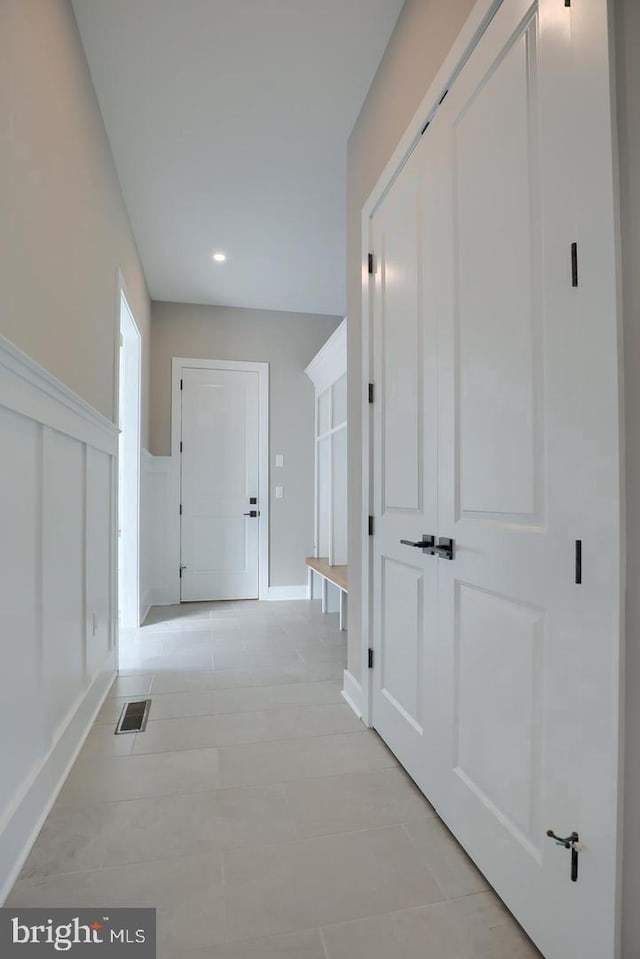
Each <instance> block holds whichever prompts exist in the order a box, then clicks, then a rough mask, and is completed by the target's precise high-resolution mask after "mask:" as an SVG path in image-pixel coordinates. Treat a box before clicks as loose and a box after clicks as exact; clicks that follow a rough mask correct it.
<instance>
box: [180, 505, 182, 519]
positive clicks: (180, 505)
mask: <svg viewBox="0 0 640 959" xmlns="http://www.w3.org/2000/svg"><path fill="white" fill-rule="evenodd" d="M180 515H181V516H182V503H180Z"/></svg>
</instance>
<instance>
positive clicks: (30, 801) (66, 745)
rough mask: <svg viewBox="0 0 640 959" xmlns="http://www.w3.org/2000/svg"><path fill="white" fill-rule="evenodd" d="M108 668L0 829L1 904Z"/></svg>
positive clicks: (80, 739) (81, 736)
mask: <svg viewBox="0 0 640 959" xmlns="http://www.w3.org/2000/svg"><path fill="white" fill-rule="evenodd" d="M112 667H113V663H112V662H111V666H110V668H109V669H108V670H107V671H105V672H101V673H99V674H98V676H97V677H96V679H95V680H94V682H93V684H92V685H91V686H90V687H89V689H88V690H87V693H86V695H85V696H84V699H83V700H82V702H81V703H80V705H79V706H78V708H77V709H76V710H75V712H73V714H72V716H71V719H70V720H69V722H68V724H67V726H66V727H65V729H64V730H63V732H62V734H61V735H60V737H59V738H58V739H57V741H56V742H54V743H53V745H52V746H51V748H50V749H49V751H48V752H47V754H46V755H45V756H44V757H43V759H42V760H41V761H40V762H39V763H38V764H37V766H36V768H35V769H34V770H33V773H32V775H31V777H30V780H29V782H28V783H27V784H26V786H25V787H24V790H23V792H22V794H21V795H20V797H19V802H17V803H15V805H14V807H13V809H12V811H11V812H10V814H9V815H8V816H7V817H6V821H5V822H4V823H2V824H0V826H1V831H0V861H2V862H6V863H9V862H10V863H12V868H11V871H10V872H9V874H8V875H6V876H5V877H4V883H3V885H2V888H0V905H1V904H2V903H3V902H4V901H5V899H6V898H7V896H8V895H9V892H10V891H11V888H12V887H13V884H14V882H15V881H16V879H17V878H18V876H19V875H20V871H21V870H22V867H23V865H24V863H25V861H26V859H27V856H28V855H29V853H30V851H31V847H32V846H33V844H34V842H35V841H36V839H37V837H38V833H39V832H40V830H41V829H42V826H43V824H44V822H45V820H46V818H47V816H48V815H49V813H50V811H51V808H52V806H53V804H54V803H55V801H56V799H57V798H58V793H59V792H60V790H61V789H62V787H63V785H64V782H65V780H66V778H67V776H68V775H69V771H70V770H71V767H72V766H73V764H74V762H75V761H76V759H77V756H78V753H79V752H80V750H81V748H82V746H83V745H84V741H85V739H86V738H87V735H88V734H89V731H90V729H91V727H92V726H93V723H94V722H95V719H96V716H97V715H98V712H99V711H100V709H101V708H102V705H103V703H104V701H105V699H106V698H107V695H108V693H109V690H110V689H111V686H112V684H113V680H114V679H115V677H116V672H115V669H113V668H112Z"/></svg>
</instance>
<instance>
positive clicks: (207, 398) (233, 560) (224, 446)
mask: <svg viewBox="0 0 640 959" xmlns="http://www.w3.org/2000/svg"><path fill="white" fill-rule="evenodd" d="M259 408H260V397H259V374H258V373H254V372H245V371H240V370H222V369H221V370H185V371H184V375H183V390H182V434H181V435H182V443H183V451H182V456H181V465H182V523H181V530H182V542H181V555H182V560H181V562H182V566H183V569H182V579H181V598H182V600H183V601H184V600H222V599H257V597H258V542H259V521H258V511H259V509H260V506H259V503H257V502H255V503H253V504H252V503H251V502H250V499H251V498H252V497H253V498H254V499H256V500H257V497H258V490H259V436H260V423H259ZM251 512H253V513H254V515H253V516H251V515H249V514H250V513H251Z"/></svg>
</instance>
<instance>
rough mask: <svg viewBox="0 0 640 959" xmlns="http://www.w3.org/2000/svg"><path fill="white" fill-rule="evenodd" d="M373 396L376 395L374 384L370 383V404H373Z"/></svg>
mask: <svg viewBox="0 0 640 959" xmlns="http://www.w3.org/2000/svg"><path fill="white" fill-rule="evenodd" d="M373 394H374V386H373V383H369V402H370V403H373Z"/></svg>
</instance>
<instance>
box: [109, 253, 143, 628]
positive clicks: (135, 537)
mask: <svg viewBox="0 0 640 959" xmlns="http://www.w3.org/2000/svg"><path fill="white" fill-rule="evenodd" d="M116 289H117V298H116V315H117V323H116V335H115V366H114V370H115V375H114V411H115V422H116V425H117V427H118V430H119V433H120V435H121V431H120V412H121V411H120V370H121V359H122V351H123V349H124V341H125V339H126V337H125V336H124V334H123V331H122V310H123V307H124V308H125V309H126V311H127V313H128V315H129V319H130V320H131V326H132V331H133V336H134V337H136V340H137V343H136V345H137V353H138V357H137V369H136V374H137V390H136V402H137V409H136V443H135V447H136V457H135V461H134V473H135V482H134V483H133V484H132V492H133V493H134V499H135V503H134V513H135V524H134V530H133V532H132V535H131V541H130V545H131V546H132V547H133V550H134V553H135V562H134V569H135V583H134V586H133V594H134V595H133V599H132V601H131V606H132V610H130V611H129V612H130V613H131V616H130V618H131V620H132V621H131V622H126V623H125V622H124V621H123V622H120V563H119V553H120V537H118V530H119V529H120V505H121V504H120V498H119V492H118V491H119V488H120V466H121V464H120V441H118V455H117V458H116V469H115V473H116V476H115V479H116V482H115V497H116V509H115V515H116V544H115V550H114V553H115V556H114V564H115V570H114V591H115V595H116V616H117V623H118V627H120V626H123V627H131V626H134V627H137V626H139V625H140V623H141V621H142V619H141V616H142V613H143V610H142V609H141V608H140V565H141V549H140V545H141V535H140V519H141V510H140V475H141V470H140V455H141V437H142V332H141V330H140V327H139V325H138V322H137V320H136V317H135V314H134V312H133V309H132V308H131V298H130V297H129V295H128V292H127V289H126V286H125V283H124V277H123V276H122V273H121V272H120V270H117V272H116ZM131 479H133V477H131ZM134 611H135V615H133V612H134ZM123 620H124V617H123Z"/></svg>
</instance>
